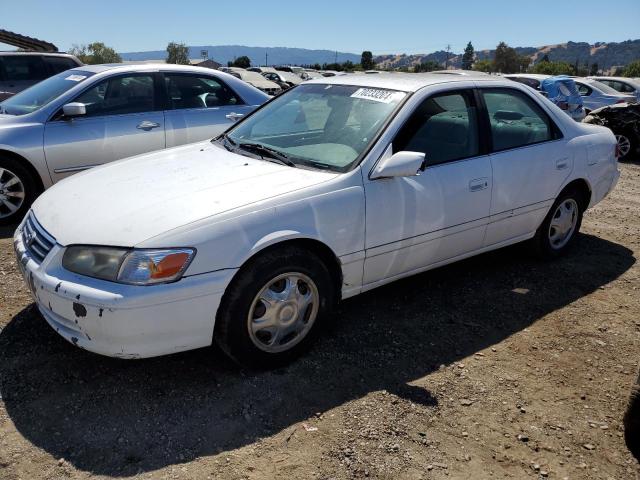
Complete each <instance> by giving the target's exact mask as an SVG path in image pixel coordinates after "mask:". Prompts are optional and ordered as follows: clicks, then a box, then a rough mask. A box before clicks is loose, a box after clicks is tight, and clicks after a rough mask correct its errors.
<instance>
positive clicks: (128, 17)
mask: <svg viewBox="0 0 640 480" xmlns="http://www.w3.org/2000/svg"><path fill="white" fill-rule="evenodd" d="M8 5H10V6H8ZM265 7H268V8H265ZM0 10H1V15H0V28H4V29H6V30H11V31H15V32H18V33H22V34H24V35H29V36H33V37H36V38H40V39H43V40H47V41H50V42H53V43H55V44H56V45H57V46H58V47H59V48H60V49H61V50H66V49H68V48H69V47H71V45H72V44H74V43H90V42H92V41H102V42H104V43H106V44H107V45H110V46H112V47H114V48H115V49H116V50H117V51H121V52H122V51H142V50H163V49H164V48H165V47H166V45H167V43H168V42H170V41H178V42H185V43H187V44H189V45H232V44H238V45H249V46H271V47H301V48H326V49H329V50H340V51H344V52H354V53H360V52H361V51H362V50H372V51H373V52H374V53H375V54H380V53H429V52H432V51H434V50H440V49H445V48H446V46H447V44H450V45H451V48H452V50H453V51H456V52H460V51H462V49H464V46H465V45H466V42H467V41H469V40H471V41H472V42H473V44H474V46H475V47H476V49H485V48H494V47H495V45H496V44H497V43H498V42H500V41H505V42H507V43H508V44H509V45H511V46H514V47H516V46H540V45H546V44H553V43H561V42H565V41H567V40H574V41H586V42H589V43H593V42H596V41H622V40H628V39H636V38H640V0H617V1H616V2H603V1H602V0H598V1H592V0H583V1H580V2H578V1H571V0H564V1H558V0H554V1H548V0H536V1H527V2H525V1H522V0H511V1H504V0H496V1H492V0H484V1H477V0H476V1H460V0H459V1H441V0H439V1H436V2H428V1H425V0H422V1H405V0H394V1H384V2H382V1H377V0H372V1H367V2H363V1H349V0H319V1H318V0H297V1H291V0H259V1H254V0H241V1H238V0H235V1H233V0H232V1H230V0H192V1H189V0H182V1H175V0H173V1H166V0H155V1H145V0H129V1H124V0H107V1H105V0H103V1H86V0H84V1H77V0H66V1H64V2H57V1H54V0H46V1H45V0H19V1H17V2H7V3H6V4H5V5H4V6H3V7H0ZM0 45H1V44H0ZM2 47H3V48H2V49H6V48H5V46H4V45H2Z"/></svg>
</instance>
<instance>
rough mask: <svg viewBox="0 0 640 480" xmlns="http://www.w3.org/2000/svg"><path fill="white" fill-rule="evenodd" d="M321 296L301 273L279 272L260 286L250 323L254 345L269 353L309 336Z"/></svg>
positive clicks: (250, 312)
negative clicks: (279, 273) (280, 273)
mask: <svg viewBox="0 0 640 480" xmlns="http://www.w3.org/2000/svg"><path fill="white" fill-rule="evenodd" d="M319 306H320V296H319V294H318V288H317V287H316V285H315V283H313V280H311V279H310V278H309V277H307V276H306V275H304V274H302V273H294V272H290V273H284V274H282V275H278V276H277V277H275V278H274V279H272V280H269V282H267V284H266V285H265V286H264V287H262V289H260V291H259V292H258V294H257V295H256V297H255V298H254V300H253V302H252V303H251V308H250V309H249V317H248V318H247V324H248V328H249V336H250V337H251V340H252V341H253V343H254V345H255V346H256V347H258V348H259V349H260V350H263V351H265V352H268V353H278V352H284V351H286V350H289V349H290V348H293V347H294V346H295V345H297V344H298V343H300V342H301V341H302V339H303V338H304V337H306V336H307V334H308V333H309V331H310V330H311V327H312V326H313V323H314V322H315V320H316V317H317V316H318V308H319Z"/></svg>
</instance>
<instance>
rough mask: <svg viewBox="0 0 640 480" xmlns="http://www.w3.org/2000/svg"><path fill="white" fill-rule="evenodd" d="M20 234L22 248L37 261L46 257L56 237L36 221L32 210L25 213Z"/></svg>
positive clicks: (39, 261)
mask: <svg viewBox="0 0 640 480" xmlns="http://www.w3.org/2000/svg"><path fill="white" fill-rule="evenodd" d="M21 234H22V241H23V243H24V248H25V249H26V251H27V252H28V254H29V255H30V256H31V257H32V258H33V259H34V260H35V261H36V262H38V263H42V261H43V260H44V259H45V258H47V255H49V252H50V251H51V250H52V249H53V247H54V245H55V244H56V239H55V238H53V237H52V236H51V235H50V234H49V233H48V232H47V231H46V230H45V229H44V228H43V227H42V225H40V224H39V223H38V220H36V217H35V215H34V214H33V212H29V213H28V214H27V217H26V219H25V221H24V224H23V226H22V233H21Z"/></svg>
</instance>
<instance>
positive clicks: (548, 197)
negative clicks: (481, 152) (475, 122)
mask: <svg viewBox="0 0 640 480" xmlns="http://www.w3.org/2000/svg"><path fill="white" fill-rule="evenodd" d="M479 92H480V99H481V101H482V102H483V103H484V104H485V106H486V109H485V110H483V116H484V124H485V126H486V128H487V129H488V130H489V131H488V134H487V135H486V136H487V137H488V138H489V139H490V140H491V145H492V147H491V148H492V153H491V156H490V158H491V169H492V171H493V191H492V195H491V211H490V215H491V216H490V219H489V225H488V226H487V234H486V238H485V246H489V245H495V244H499V243H502V242H509V241H515V240H517V239H519V238H522V237H526V236H528V235H530V234H531V233H532V232H535V230H536V229H537V228H538V226H539V225H540V223H542V220H543V219H544V217H545V215H546V214H547V212H548V211H549V208H550V207H551V204H552V203H553V201H554V200H555V196H556V195H557V193H558V191H559V190H560V187H561V186H562V184H563V183H564V181H565V179H566V178H567V176H568V175H569V173H570V172H571V169H572V168H573V156H572V152H571V150H570V149H568V148H567V147H566V141H565V139H563V138H562V133H561V132H560V130H559V129H558V127H557V126H556V125H555V124H554V122H553V121H552V119H551V118H550V117H549V115H548V114H547V113H546V112H545V111H544V110H543V109H542V107H541V106H540V105H538V103H537V102H536V101H535V100H534V99H533V98H532V97H530V96H529V95H528V94H526V93H525V92H523V91H521V90H516V89H512V88H506V87H505V88H481V89H479Z"/></svg>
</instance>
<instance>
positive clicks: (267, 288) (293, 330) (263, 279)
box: [214, 245, 336, 369]
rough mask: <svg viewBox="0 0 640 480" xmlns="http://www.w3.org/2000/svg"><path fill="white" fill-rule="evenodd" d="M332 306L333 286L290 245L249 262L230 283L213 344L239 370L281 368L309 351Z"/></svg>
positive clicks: (325, 272) (316, 263) (309, 256)
mask: <svg viewBox="0 0 640 480" xmlns="http://www.w3.org/2000/svg"><path fill="white" fill-rule="evenodd" d="M307 302H308V303H307ZM335 302H336V286H335V285H334V284H333V281H332V277H331V274H330V272H329V269H328V268H327V266H326V265H325V264H324V263H323V262H322V261H321V260H320V258H319V257H318V256H317V255H315V254H314V253H312V252H310V251H308V250H306V249H303V248H300V247H298V246H294V245H291V246H286V247H280V248H278V247H276V248H273V249H270V250H269V251H267V252H265V253H263V254H260V255H259V256H258V257H256V258H255V259H252V260H250V261H249V263H248V264H246V265H245V266H243V267H242V269H241V270H240V271H239V272H238V274H237V275H236V277H235V278H234V279H233V280H232V282H231V284H230V285H229V287H228V288H227V290H226V292H225V294H224V296H223V298H222V302H221V304H220V308H219V309H218V313H217V316H216V324H215V329H214V338H215V341H216V343H217V344H218V345H219V346H220V348H221V349H222V350H223V351H224V352H225V353H226V354H227V355H228V356H229V357H231V358H232V359H233V360H234V361H235V362H236V363H238V364H240V365H241V366H244V367H249V368H259V369H265V368H273V367H277V366H281V365H284V364H286V363H288V362H290V361H291V360H293V359H294V358H296V357H297V356H298V355H300V354H301V353H302V352H304V351H305V350H307V349H308V348H309V347H310V346H311V344H312V343H313V341H314V340H315V338H316V337H317V335H318V332H319V331H320V327H321V326H322V322H323V319H324V318H325V317H326V316H327V314H328V313H329V312H330V311H331V310H332V308H333V307H334V305H335Z"/></svg>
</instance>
